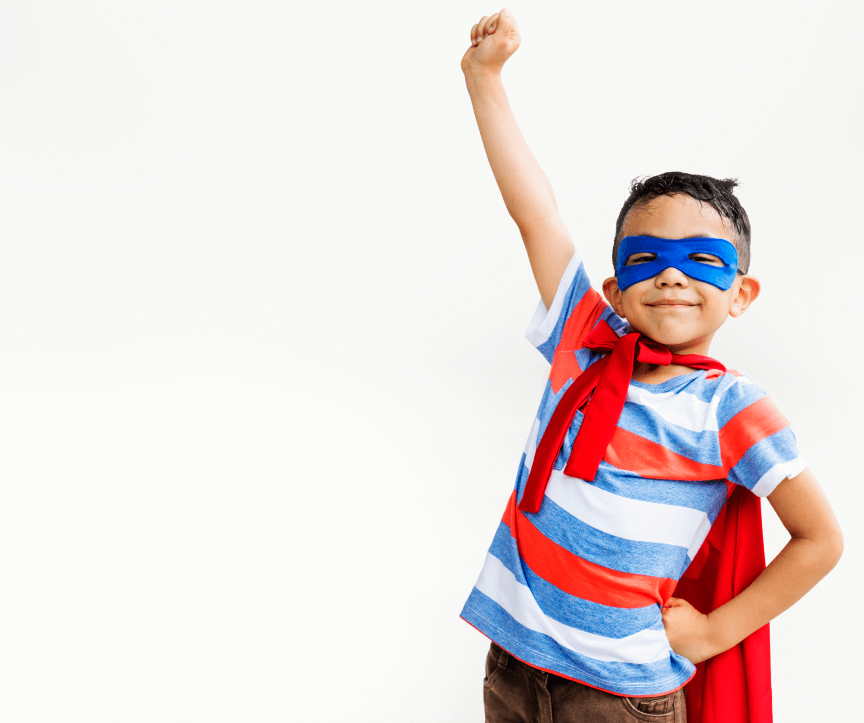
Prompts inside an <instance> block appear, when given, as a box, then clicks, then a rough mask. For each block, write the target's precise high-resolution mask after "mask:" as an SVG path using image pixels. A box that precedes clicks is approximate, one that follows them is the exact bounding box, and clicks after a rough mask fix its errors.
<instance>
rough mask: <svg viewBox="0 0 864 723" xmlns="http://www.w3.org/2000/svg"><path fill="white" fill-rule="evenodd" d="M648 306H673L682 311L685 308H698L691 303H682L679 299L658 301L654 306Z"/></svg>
mask: <svg viewBox="0 0 864 723" xmlns="http://www.w3.org/2000/svg"><path fill="white" fill-rule="evenodd" d="M648 306H671V307H672V308H675V309H680V308H682V307H685V306H696V304H692V303H690V302H689V301H681V300H679V299H666V300H664V301H656V302H654V303H653V304H648Z"/></svg>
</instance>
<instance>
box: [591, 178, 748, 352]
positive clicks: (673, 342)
mask: <svg viewBox="0 0 864 723" xmlns="http://www.w3.org/2000/svg"><path fill="white" fill-rule="evenodd" d="M625 236H657V237H659V238H665V239H683V238H686V237H688V236H690V237H692V236H706V237H710V238H722V239H726V240H727V241H733V240H734V231H733V230H732V229H731V228H730V227H728V226H727V225H726V223H725V221H724V219H723V218H722V217H721V216H720V214H718V213H717V211H715V210H714V209H713V208H712V207H711V206H710V205H708V204H707V203H705V204H702V203H700V202H699V201H697V200H696V199H695V198H692V197H691V196H687V195H686V194H677V195H675V196H659V197H658V198H655V199H653V200H652V201H650V202H649V203H648V204H637V205H636V206H634V207H633V208H631V209H630V211H629V212H628V214H627V216H626V218H625V219H624V225H623V228H622V231H621V238H624V237H625ZM646 258H651V257H650V256H646V254H644V253H643V254H633V255H632V256H631V257H630V258H628V259H627V262H626V263H627V264H638V263H639V262H640V260H642V261H644V260H645V259H646ZM700 260H701V261H702V262H704V263H710V264H717V265H722V262H721V261H719V259H716V257H710V256H708V257H706V258H701V259H700ZM603 293H604V294H605V296H606V299H607V301H608V302H609V303H610V304H611V305H612V308H613V309H615V312H616V313H617V314H618V315H619V316H623V317H624V318H626V319H627V321H628V322H630V327H631V329H633V330H634V331H639V332H641V333H643V334H645V336H648V337H650V338H651V339H654V340H655V341H658V342H660V343H661V344H665V345H666V346H667V347H669V349H671V350H672V351H673V352H674V353H676V354H703V355H707V353H708V347H709V345H710V343H711V339H712V338H713V337H714V333H715V332H716V331H717V329H719V328H720V327H721V326H722V325H723V322H725V321H726V318H727V317H729V316H740V315H741V314H743V313H744V311H745V310H746V309H747V307H748V306H749V305H750V303H751V302H752V301H753V300H754V299H755V298H756V297H757V296H758V295H759V281H758V280H757V279H756V278H755V277H753V276H737V277H736V278H735V281H734V282H733V283H732V286H731V288H729V289H727V290H725V291H724V290H723V289H719V288H717V287H716V286H714V285H712V284H709V283H707V282H705V281H699V280H698V279H694V278H691V277H689V276H687V275H685V274H684V273H682V272H681V271H679V270H678V269H676V268H673V267H669V268H667V269H664V270H663V271H661V272H660V273H659V274H657V276H654V277H653V278H650V279H646V280H644V281H639V282H637V283H635V284H633V285H632V286H629V287H627V289H625V290H624V291H622V290H621V289H619V288H618V282H617V279H616V278H615V277H614V276H613V277H612V278H609V279H606V281H605V282H604V283H603Z"/></svg>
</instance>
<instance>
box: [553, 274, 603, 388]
mask: <svg viewBox="0 0 864 723" xmlns="http://www.w3.org/2000/svg"><path fill="white" fill-rule="evenodd" d="M607 306H608V304H607V303H606V302H605V301H604V300H603V297H602V296H600V294H598V293H597V292H596V291H594V289H591V288H589V289H588V291H586V292H585V295H584V296H583V297H582V298H581V299H580V300H579V303H578V304H576V306H575V307H574V308H573V311H572V312H570V317H569V318H568V319H567V321H566V322H565V323H564V329H563V331H562V335H561V341H560V342H559V344H558V346H557V347H556V349H555V356H554V357H553V358H552V369H551V370H550V372H549V380H550V381H551V383H552V391H553V392H555V393H556V394H557V393H558V390H559V389H561V387H562V386H564V384H565V382H566V381H567V380H568V379H576V377H578V376H579V375H580V374H581V373H582V368H581V367H580V366H579V362H577V361H576V354H575V353H574V352H575V350H577V349H580V348H581V347H582V340H583V339H584V338H585V335H586V334H587V333H588V332H589V331H591V329H593V328H594V326H595V325H596V324H597V321H598V320H599V319H600V315H601V314H602V313H603V312H604V311H605V310H606V307H607Z"/></svg>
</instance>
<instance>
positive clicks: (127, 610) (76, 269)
mask: <svg viewBox="0 0 864 723" xmlns="http://www.w3.org/2000/svg"><path fill="white" fill-rule="evenodd" d="M499 9H500V8H499V7H497V6H490V5H487V4H481V3H476V2H473V0H472V1H470V2H468V1H466V0H460V1H459V2H457V1H456V0H444V1H440V2H436V3H412V2H405V1H404V0H403V1H401V2H395V1H393V2H381V1H378V0H368V1H367V2H364V3H357V2H349V1H348V0H340V1H339V2H336V1H335V0H331V1H330V2H322V1H320V0H318V1H317V2H314V3H313V2H311V1H309V2H304V3H302V4H301V3H297V2H293V3H292V2H288V3H287V4H286V3H276V2H269V3H263V2H245V3H239V2H234V3H225V2H212V1H210V2H172V3H165V2H146V3H140V2H128V3H126V2H124V3H108V2H104V3H54V2H52V3H48V2H9V1H5V2H0V240H2V249H3V255H2V261H3V262H2V264H0V429H2V435H0V443H2V449H3V454H2V468H0V469H2V482H0V495H2V497H0V576H2V577H0V579H2V594H0V680H2V691H3V692H2V696H0V719H2V720H3V721H9V722H10V723H31V722H37V721H38V722H40V723H41V722H43V721H44V722H46V723H49V722H50V723H65V722H67V721H69V722H73V721H74V722H75V723H97V722H98V723H109V722H111V723H113V722H114V721H123V722H124V723H145V722H146V723H151V722H152V723H180V722H182V723H191V722H193V721H194V722H196V723H198V722H204V721H206V722H208V723H209V722H211V721H213V722H217V721H218V722H227V721H232V722H238V723H239V722H241V721H242V722H243V723H246V722H249V723H269V722H271V721H272V722H276V721H279V722H282V721H286V722H287V721H321V722H322V723H323V722H329V721H352V722H366V721H368V722H370V723H371V722H374V723H380V722H382V721H388V722H389V721H393V722H400V723H401V722H402V721H408V720H410V721H413V722H415V723H416V722H421V721H430V722H431V721H436V722H437V721H454V722H462V721H465V722H466V723H467V722H469V721H479V720H482V715H483V713H482V694H481V681H482V677H483V662H484V658H485V654H486V651H487V649H488V641H487V640H486V639H485V638H484V637H483V636H482V635H481V634H480V633H478V632H476V631H475V630H473V629H472V628H471V627H470V626H468V625H467V624H466V623H465V622H463V621H461V620H460V619H459V617H458V615H459V612H460V610H461V607H462V604H463V602H464V600H465V598H466V597H467V596H468V593H469V592H470V590H471V587H472V585H473V584H474V581H475V580H476V577H477V575H478V573H479V571H480V567H481V564H482V561H483V559H484V557H485V554H486V550H487V549H488V546H489V544H490V543H491V540H492V536H493V534H494V531H495V529H496V526H497V524H498V520H499V519H500V516H501V514H502V512H503V508H504V505H505V503H506V500H507V497H508V495H509V493H510V490H511V489H512V486H513V482H514V481H515V477H516V473H517V471H518V463H519V458H520V455H521V451H522V449H523V447H524V444H525V441H526V439H527V435H528V431H529V429H530V427H531V422H532V420H533V415H534V413H535V412H536V409H537V405H538V403H539V401H540V396H541V394H542V391H543V387H544V384H545V381H546V374H547V372H548V367H547V365H546V363H545V361H544V360H543V358H542V357H541V356H540V355H539V354H538V352H537V351H536V350H534V349H533V348H532V347H531V345H530V344H529V343H528V342H527V341H526V340H525V339H524V338H523V334H524V331H525V328H526V327H527V325H528V322H529V320H530V318H531V316H532V314H533V313H534V309H535V306H536V304H537V300H538V298H539V297H538V294H537V291H536V288H535V286H534V281H533V277H532V275H531V272H530V267H529V265H528V262H527V257H526V255H525V252H524V249H523V247H522V243H521V239H520V237H519V234H518V231H517V229H516V226H515V225H514V224H513V222H512V220H511V219H510V218H509V216H508V214H507V212H506V209H505V208H504V205H503V203H502V201H501V198H500V195H499V192H498V189H497V187H496V185H495V181H494V178H493V176H492V174H491V172H490V170H489V167H488V163H487V161H486V158H485V155H484V151H483V146H482V143H481V141H480V136H479V133H478V132H477V127H476V124H475V121H474V117H473V113H472V109H471V104H470V101H469V98H468V94H467V92H466V90H465V85H464V79H463V77H462V74H461V71H460V69H459V63H460V60H461V57H462V55H463V53H464V52H465V50H466V49H467V48H468V44H469V30H470V28H471V26H472V25H473V24H474V23H476V22H477V21H478V20H479V19H480V18H481V16H483V15H484V14H491V13H493V12H497V11H498V10H499ZM511 9H512V11H513V13H514V16H515V18H516V20H517V22H518V23H519V26H520V29H521V32H522V35H523V43H522V47H521V48H520V49H519V50H518V52H517V53H516V55H515V56H514V57H513V58H512V59H511V60H510V61H509V62H508V64H507V66H506V67H505V71H504V82H505V86H506V88H507V92H508V94H509V98H510V101H511V104H512V107H513V109H514V112H515V114H516V117H517V120H518V122H519V124H520V127H521V129H522V131H523V134H524V135H525V137H526V139H527V141H528V143H529V145H530V146H531V148H532V150H533V151H534V153H535V155H536V156H537V158H538V160H539V161H540V163H541V165H542V167H543V168H544V170H545V171H546V174H547V175H548V177H549V179H550V181H551V183H552V186H553V188H554V189H555V192H556V196H557V199H558V204H559V207H560V209H561V211H562V214H563V216H564V218H565V221H566V223H567V225H568V228H569V229H570V231H571V233H572V235H573V238H574V241H575V242H576V244H577V246H578V248H579V249H580V252H581V253H582V255H583V257H584V258H585V262H586V267H587V269H588V271H589V273H590V274H591V276H592V278H593V279H594V280H595V284H596V285H599V283H600V281H602V279H603V278H605V277H606V276H608V275H610V274H611V261H610V255H611V242H612V237H613V233H614V223H615V218H616V216H617V213H618V210H619V209H620V207H621V204H622V203H623V202H624V200H625V198H626V197H627V193H628V184H629V182H630V180H631V179H633V178H634V177H636V176H642V175H649V174H654V173H659V172H662V171H666V170H685V171H690V172H694V173H705V174H709V175H713V176H718V177H722V178H726V177H734V178H738V179H740V182H741V186H740V189H739V197H740V198H741V200H742V202H743V204H744V206H745V208H746V209H747V211H748V213H749V215H750V219H751V222H752V226H753V264H752V267H751V269H752V271H753V273H755V274H756V275H757V276H759V278H760V279H761V280H762V282H763V295H762V297H760V299H759V300H758V302H757V303H756V304H755V305H754V307H753V308H752V309H751V310H750V311H748V313H747V314H746V315H745V316H744V317H742V318H741V319H738V320H732V321H730V322H729V323H728V324H727V325H726V326H725V327H724V329H723V330H722V331H721V332H720V334H719V335H718V337H717V338H716V340H715V344H714V345H713V346H712V354H713V355H714V356H716V357H717V358H719V359H721V360H722V361H724V363H726V365H727V366H729V367H733V368H736V369H739V370H742V371H744V372H746V373H748V374H749V375H750V376H751V377H752V378H754V379H755V380H756V381H757V382H759V383H760V384H762V385H763V386H764V387H765V388H767V389H768V391H769V393H770V394H771V396H772V397H773V398H774V400H775V401H776V403H777V404H778V406H779V407H780V408H781V410H783V412H784V414H785V415H786V416H787V417H788V418H789V420H790V421H791V423H792V425H793V427H794V429H795V432H796V434H797V436H798V440H799V444H800V447H801V449H802V450H803V452H804V454H805V456H806V458H807V459H808V461H809V464H810V467H811V469H812V470H813V471H814V473H815V475H816V477H817V478H818V479H819V480H820V482H821V484H822V485H823V487H824V489H825V490H826V492H827V494H828V496H829V498H830V500H831V503H832V505H833V506H834V509H835V510H836V512H837V515H838V517H839V518H840V521H841V525H842V526H843V530H844V533H845V537H846V551H845V555H844V557H843V559H842V560H841V562H840V564H839V565H838V566H837V567H836V568H835V570H834V571H833V572H832V573H831V574H830V575H829V576H828V577H827V578H826V579H825V580H824V581H823V582H821V583H820V584H819V585H818V586H817V587H816V588H815V589H814V590H813V591H812V592H811V593H809V594H808V595H807V596H806V597H805V598H804V599H803V600H802V601H801V602H800V603H798V604H797V605H796V606H795V607H794V608H792V609H791V610H789V611H788V612H786V613H784V614H783V615H781V616H780V617H779V618H777V619H776V621H774V622H773V623H772V640H773V672H774V697H775V717H776V720H777V721H778V723H794V722H796V721H811V720H817V719H818V720H841V719H847V720H848V719H849V718H848V716H849V715H850V714H851V713H852V712H853V711H855V710H857V707H858V704H857V691H858V690H859V688H860V672H859V671H860V665H859V663H860V660H859V658H860V650H861V648H862V645H864V635H862V623H861V615H860V610H859V603H860V600H861V597H862V589H861V569H862V564H864V560H862V554H864V550H862V540H864V537H862V533H861V532H860V516H861V512H862V501H864V494H862V484H864V466H862V456H861V449H862V446H864V425H862V422H861V413H862V411H861V406H862V404H864V395H862V391H861V389H862V385H861V383H860V374H861V373H860V368H861V362H860V360H861V357H862V354H864V333H862V324H861V299H862V292H861V278H862V277H861V269H862V241H861V233H862V229H861V222H860V208H861V203H862V185H861V181H860V179H861V172H862V166H864V163H862V162H864V157H862V151H864V145H862V139H861V113H862V106H864V95H862V93H864V91H862V82H861V79H862V71H864V58H862V51H861V46H860V37H859V35H860V28H861V27H862V20H864V11H862V6H861V5H860V4H859V3H855V2H845V3H841V2H823V3H802V2H788V3H784V4H782V5H780V4H776V3H768V2H766V3H751V2H746V3H745V2H724V3H719V4H718V3H716V2H705V1H702V2H699V1H696V0H680V1H674V2H670V1H667V2H652V3H645V2H641V1H632V2H629V1H628V2H621V1H617V2H607V3H599V2H591V3H586V2H563V1H562V2H542V1H540V0H534V1H533V2H531V3H527V2H526V3H522V4H521V5H520V4H519V3H516V4H515V5H511ZM763 512H764V518H765V526H766V535H767V548H768V549H767V552H768V555H769V558H770V557H773V556H774V555H775V554H776V553H777V552H778V551H779V550H780V549H781V547H782V546H783V544H785V541H786V540H787V539H788V535H786V533H785V530H784V529H783V528H782V526H781V525H780V524H779V522H778V521H777V518H776V516H774V514H773V512H772V511H771V509H770V506H768V505H767V504H763ZM853 706H854V707H853Z"/></svg>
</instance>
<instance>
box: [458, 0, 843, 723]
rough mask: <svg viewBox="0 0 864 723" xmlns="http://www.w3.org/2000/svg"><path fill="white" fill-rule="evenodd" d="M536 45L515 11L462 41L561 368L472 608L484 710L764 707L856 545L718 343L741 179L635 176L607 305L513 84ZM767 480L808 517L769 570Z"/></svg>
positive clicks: (741, 292)
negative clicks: (785, 630)
mask: <svg viewBox="0 0 864 723" xmlns="http://www.w3.org/2000/svg"><path fill="white" fill-rule="evenodd" d="M519 43H520V37H519V31H518V29H517V27H516V23H515V20H514V19H513V16H512V14H511V13H510V12H509V10H507V9H504V10H502V11H501V12H500V13H496V14H494V15H492V16H484V17H483V18H482V19H481V20H480V22H479V23H478V24H477V25H475V26H474V27H473V28H472V29H471V47H470V48H469V49H468V51H467V52H466V53H465V56H464V57H463V59H462V70H463V72H464V74H465V79H466V83H467V86H468V91H469V94H470V96H471V101H472V104H473V107H474V113H475V116H476V118H477V124H478V126H479V129H480V135H481V137H482V139H483V144H484V147H485V149H486V153H487V156H488V159H489V163H490V165H491V167H492V171H493V173H494V175H495V179H496V181H497V183H498V186H499V188H500V190H501V193H502V195H503V198H504V202H505V204H506V206H507V210H508V211H509V213H510V215H511V216H512V217H513V220H514V221H515V222H516V224H517V226H518V227H519V230H520V232H521V234H522V238H523V240H524V242H525V247H526V249H527V252H528V258H529V261H530V263H531V268H532V270H533V273H534V278H535V279H536V282H537V286H538V289H539V291H540V296H541V302H540V303H539V304H538V306H537V310H536V312H535V314H534V318H533V319H532V320H531V322H530V325H529V328H528V331H527V333H526V337H527V338H528V340H529V341H531V343H532V344H534V345H535V346H536V347H537V349H538V350H539V351H540V352H541V353H542V354H543V356H544V357H545V358H546V359H547V360H548V361H549V362H550V363H551V365H552V366H551V370H550V373H549V380H548V382H547V384H546V389H545V392H544V395H543V399H542V400H541V403H540V408H539V410H538V413H537V417H536V419H535V421H534V426H533V428H532V430H531V433H530V436H529V439H528V443H527V446H526V448H525V451H524V453H523V455H522V460H521V462H520V466H519V474H518V476H517V480H516V485H515V489H514V490H513V493H512V494H511V497H510V500H509V503H508V505H507V508H506V511H505V513H504V517H503V519H502V521H501V523H500V525H499V528H498V532H497V534H496V535H495V538H494V540H493V543H492V546H491V547H490V549H489V553H488V555H487V558H486V562H485V564H484V566H483V569H482V572H481V574H480V577H479V579H478V580H477V584H476V585H475V587H474V589H473V590H472V591H471V594H470V596H469V598H468V600H467V602H466V603H465V606H464V608H463V610H462V613H461V617H462V618H463V619H465V620H466V621H467V622H468V623H470V624H471V625H473V626H474V627H476V628H477V629H478V630H480V631H481V632H482V633H484V634H485V635H486V636H488V637H489V638H490V639H491V640H492V644H491V647H490V651H489V655H488V657H487V661H486V678H485V680H484V691H483V694H484V704H485V708H486V720H487V721H494V722H497V721H535V720H536V721H548V722H549V723H551V721H553V720H554V721H561V722H564V721H568V722H576V721H591V723H602V722H604V721H610V722H611V721H632V720H643V721H647V720H657V721H676V722H679V723H680V722H681V721H685V720H687V719H688V718H687V715H688V711H689V721H690V723H735V722H737V721H742V722H743V721H749V723H756V722H757V721H758V723H766V722H767V721H770V719H771V702H770V672H769V659H768V637H767V633H768V627H767V623H768V621H769V620H771V619H772V618H774V617H775V616H777V615H778V614H779V613H781V612H782V611H783V610H785V609H787V608H788V607H789V606H791V605H792V604H793V603H795V602H796V601H797V600H798V599H800V598H801V597H802V596H803V595H804V594H805V593H806V592H807V591H808V590H810V589H811V588H812V587H813V586H814V585H815V584H816V583H817V582H818V581H819V580H820V579H821V578H822V577H824V576H825V575H826V574H827V573H828V572H829V571H830V570H831V568H832V567H834V565H835V564H836V563H837V560H838V559H839V557H840V554H841V552H842V547H843V542H842V535H841V532H840V529H839V526H838V523H837V520H836V518H835V516H834V513H833V512H832V510H831V508H830V506H829V504H828V502H827V500H826V498H825V496H824V494H823V493H822V491H821V489H820V487H819V485H818V484H817V482H816V480H815V479H814V477H813V475H812V474H811V473H810V471H809V470H808V469H807V468H806V466H805V464H804V461H803V458H802V457H801V455H800V453H799V451H798V448H797V446H796V442H795V436H794V434H793V433H792V430H791V429H790V427H789V426H788V423H787V422H786V420H785V419H784V418H783V417H782V415H781V414H780V413H779V412H778V411H777V410H776V408H775V407H774V406H773V404H772V403H771V402H770V400H769V399H768V397H767V396H766V394H765V392H763V391H762V390H761V389H759V388H758V387H757V386H756V385H755V384H753V383H752V382H750V381H749V380H748V379H747V378H746V377H744V376H742V375H740V374H738V373H737V372H732V371H727V370H726V369H725V367H724V366H723V365H722V364H721V363H719V362H718V361H717V360H714V359H711V358H710V357H708V356H707V355H708V351H709V346H710V343H711V339H712V337H713V336H714V333H715V332H716V331H717V329H718V328H719V327H720V326H721V325H722V324H723V323H724V321H725V320H726V319H727V318H728V317H729V316H733V317H737V316H740V315H741V314H743V313H744V312H745V311H746V310H747V308H748V307H749V305H750V304H751V303H753V301H755V299H756V298H757V297H758V296H759V292H760V285H759V282H758V280H757V279H756V278H755V277H753V276H749V275H748V274H747V271H748V267H749V256H750V253H749V248H750V224H749V220H748V218H747V214H746V213H745V212H744V209H743V208H741V206H740V204H739V202H738V200H737V199H736V198H735V196H734V194H733V193H732V189H733V187H734V186H735V185H736V183H735V182H734V181H731V180H727V181H719V180H717V179H712V178H709V177H706V176H697V175H691V174H684V173H664V174H661V175H660V176H655V177H653V178H649V179H647V180H645V181H643V182H640V183H635V182H634V184H633V186H632V188H631V195H630V198H629V199H628V200H627V202H626V203H625V204H624V207H623V208H622V209H621V213H620V215H619V217H618V222H617V226H616V234H615V243H614V247H613V250H612V259H613V264H614V266H615V270H616V275H615V276H613V277H610V278H608V279H606V280H605V281H604V282H603V295H604V296H605V298H606V302H608V303H606V302H604V301H603V299H602V298H601V296H600V295H599V294H598V293H597V292H595V291H594V290H592V289H591V287H590V284H589V282H588V279H587V277H586V275H585V271H584V268H583V266H582V264H581V262H580V260H579V257H578V254H576V253H575V252H574V247H573V243H572V241H571V239H570V235H569V234H568V232H567V230H566V228H565V227H564V225H563V223H562V221H561V219H560V217H559V214H558V210H557V206H556V203H555V197H554V194H553V192H552V189H551V188H550V186H549V182H548V180H547V179H546V177H545V175H544V174H543V172H542V171H541V169H540V167H539V165H538V164H537V161H536V160H535V158H534V156H533V155H532V154H531V151H530V150H529V149H528V146H527V145H526V143H525V141H524V139H523V138H522V136H521V133H520V132H519V129H518V126H517V125H516V121H515V119H514V117H513V114H512V112H511V110H510V108H509V105H508V103H507V97H506V95H505V92H504V88H503V85H502V84H501V78H500V72H501V68H502V67H503V64H504V62H505V61H506V60H507V58H509V57H510V55H512V54H513V52H515V50H516V49H517V48H518V46H519ZM589 400H590V401H589ZM760 497H767V499H768V501H769V502H770V503H771V506H772V507H773V509H774V510H775V511H776V513H777V514H778V516H779V518H780V520H781V521H782V523H783V525H784V526H785V527H786V529H787V530H788V531H789V533H790V535H791V539H790V541H789V543H788V544H787V545H786V546H785V547H784V548H783V550H782V551H781V552H780V554H779V555H777V557H776V558H775V559H774V560H773V561H772V562H771V564H770V565H768V567H767V568H766V567H765V562H764V551H763V547H762V539H761V534H762V532H761V517H760V511H759V498H760ZM679 581H680V584H679ZM673 592H676V593H677V594H678V595H679V597H673V596H672V593H673ZM683 598H687V600H685V599H683ZM688 600H689V601H690V602H688ZM691 602H696V603H698V604H697V606H695V607H694V605H693V604H691ZM703 661H708V662H707V663H706V662H703ZM697 664H698V668H697ZM685 684H686V685H687V690H688V693H689V695H688V696H687V697H686V710H685V696H684V686H685Z"/></svg>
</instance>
